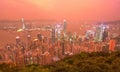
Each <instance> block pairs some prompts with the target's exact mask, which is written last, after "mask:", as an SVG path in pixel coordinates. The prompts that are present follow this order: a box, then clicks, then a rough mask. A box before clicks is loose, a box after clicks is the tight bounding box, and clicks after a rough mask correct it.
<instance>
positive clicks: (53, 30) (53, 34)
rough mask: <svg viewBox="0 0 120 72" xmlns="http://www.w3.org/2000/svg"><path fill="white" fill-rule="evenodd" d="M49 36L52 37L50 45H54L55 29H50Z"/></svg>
mask: <svg viewBox="0 0 120 72" xmlns="http://www.w3.org/2000/svg"><path fill="white" fill-rule="evenodd" d="M51 36H52V44H54V43H55V28H54V27H53V28H52V34H51Z"/></svg>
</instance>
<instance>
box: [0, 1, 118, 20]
mask: <svg viewBox="0 0 120 72" xmlns="http://www.w3.org/2000/svg"><path fill="white" fill-rule="evenodd" d="M22 17H24V18H25V19H34V20H35V19H57V20H62V19H68V20H94V21H101V20H103V21H106V20H120V0H0V20H5V19H7V20H16V19H17V20H18V19H21V18H22Z"/></svg>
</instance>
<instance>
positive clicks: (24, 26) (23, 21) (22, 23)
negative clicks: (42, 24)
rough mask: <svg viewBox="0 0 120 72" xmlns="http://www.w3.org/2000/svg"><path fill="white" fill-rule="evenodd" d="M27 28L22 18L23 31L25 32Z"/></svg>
mask: <svg viewBox="0 0 120 72" xmlns="http://www.w3.org/2000/svg"><path fill="white" fill-rule="evenodd" d="M25 28H26V27H25V23H24V18H22V29H23V30H24V29H25Z"/></svg>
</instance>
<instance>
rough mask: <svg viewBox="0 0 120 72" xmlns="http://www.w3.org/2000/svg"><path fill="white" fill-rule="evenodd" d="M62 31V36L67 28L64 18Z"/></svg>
mask: <svg viewBox="0 0 120 72" xmlns="http://www.w3.org/2000/svg"><path fill="white" fill-rule="evenodd" d="M63 26H64V27H63V31H64V36H66V29H67V21H66V20H64V22H63Z"/></svg>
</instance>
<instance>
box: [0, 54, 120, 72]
mask: <svg viewBox="0 0 120 72" xmlns="http://www.w3.org/2000/svg"><path fill="white" fill-rule="evenodd" d="M0 72H120V52H112V53H105V52H93V53H80V54H78V55H74V56H70V57H67V58H65V59H63V60H61V61H58V62H56V63H53V64H50V65H44V66H43V65H35V64H33V65H27V66H24V67H16V66H14V65H8V64H4V63H3V64H1V65H0Z"/></svg>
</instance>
